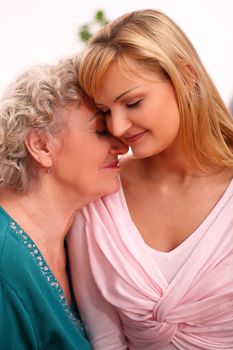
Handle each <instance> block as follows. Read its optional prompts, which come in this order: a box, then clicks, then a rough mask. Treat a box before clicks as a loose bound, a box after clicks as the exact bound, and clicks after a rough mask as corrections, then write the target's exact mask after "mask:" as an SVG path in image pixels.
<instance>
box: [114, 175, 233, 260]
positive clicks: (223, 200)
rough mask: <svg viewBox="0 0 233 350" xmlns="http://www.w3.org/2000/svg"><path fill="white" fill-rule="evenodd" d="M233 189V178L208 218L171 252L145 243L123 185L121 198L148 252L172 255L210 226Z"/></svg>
mask: <svg viewBox="0 0 233 350" xmlns="http://www.w3.org/2000/svg"><path fill="white" fill-rule="evenodd" d="M232 187H233V178H232V179H231V180H230V182H229V183H228V185H227V186H226V188H225V190H224V191H223V193H222V195H221V197H220V198H219V199H218V201H217V202H216V203H215V205H214V206H213V208H212V209H211V210H210V211H209V213H208V214H207V215H206V217H205V218H204V219H203V220H202V222H201V223H200V224H199V225H198V227H197V228H196V229H195V230H194V231H193V232H192V233H191V234H190V235H188V237H187V238H186V239H184V240H183V241H182V242H181V243H180V244H179V245H178V246H176V247H175V248H174V249H172V250H170V251H161V250H158V249H155V248H153V247H151V246H149V245H148V244H147V243H146V242H145V241H144V239H143V237H142V235H141V233H140V231H139V229H138V228H137V226H136V224H135V223H134V221H133V219H132V216H131V214H130V211H129V207H128V204H127V200H126V196H125V192H124V189H123V186H122V184H121V188H120V193H121V197H122V201H123V207H124V209H125V210H126V212H127V214H128V215H129V217H130V220H131V224H132V227H133V228H134V231H135V232H136V234H137V237H138V239H139V240H141V242H142V244H143V245H144V246H145V247H146V248H147V249H148V250H150V251H151V252H152V253H157V254H164V255H169V254H170V255H171V254H174V253H176V251H177V250H179V248H181V247H183V245H185V244H186V243H187V242H188V241H189V239H192V238H193V236H194V235H197V234H198V233H199V232H200V231H203V230H204V228H205V227H206V226H208V225H209V222H210V221H211V220H212V218H213V217H215V215H216V214H217V212H218V210H220V208H221V207H222V206H223V205H224V203H225V199H226V198H228V194H229V193H230V192H231V190H232ZM232 192H233V191H232ZM232 194H233V193H232Z"/></svg>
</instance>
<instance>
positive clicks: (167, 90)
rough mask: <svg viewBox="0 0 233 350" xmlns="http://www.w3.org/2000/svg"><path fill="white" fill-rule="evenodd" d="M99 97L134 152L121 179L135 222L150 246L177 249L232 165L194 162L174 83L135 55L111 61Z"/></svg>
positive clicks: (219, 191) (99, 103) (112, 126)
mask: <svg viewBox="0 0 233 350" xmlns="http://www.w3.org/2000/svg"><path fill="white" fill-rule="evenodd" d="M95 102H96V104H97V106H98V108H100V109H101V110H102V111H103V112H104V115H105V118H106V123H107V126H108V128H109V130H110V132H111V133H112V134H113V135H114V136H116V137H119V138H120V139H121V140H122V141H124V142H125V143H126V144H127V145H129V146H130V147H131V150H132V153H133V157H131V158H128V159H126V160H124V161H123V162H122V167H121V180H122V184H123V189H124V192H125V196H126V200H127V204H128V207H129V211H130V214H131V217H132V219H133V221H134V223H135V225H136V226H137V228H138V230H139V232H140V233H141V235H142V237H143V239H144V241H145V242H146V243H147V244H148V245H149V246H151V247H152V248H154V249H157V250H161V251H171V250H172V249H174V248H175V247H177V246H178V245H179V244H181V243H182V242H183V241H184V240H185V239H186V238H187V237H188V236H190V235H191V234H192V233H193V232H194V231H195V229H196V228H197V227H198V226H199V225H200V224H201V223H202V222H203V220H204V219H205V218H206V216H207V215H208V214H209V212H210V211H211V210H212V209H213V207H214V206H215V204H216V203H217V201H218V200H219V199H220V197H221V196H222V194H223V192H224V191H225V189H226V187H227V185H228V184H229V182H230V180H231V178H232V176H233V173H232V170H223V171H220V172H218V173H217V172H213V169H211V164H208V165H210V167H209V169H210V172H209V173H208V172H207V173H204V172H203V171H201V170H200V169H199V168H197V167H196V166H195V165H194V164H192V163H191V161H190V160H189V158H188V157H187V152H188V150H186V152H185V150H184V149H183V146H182V143H181V141H180V137H179V127H180V116H179V110H178V106H177V101H176V96H175V93H174V89H173V86H172V84H171V83H170V82H169V80H166V79H165V78H163V77H161V75H159V74H158V73H151V72H147V71H145V69H143V67H142V66H140V65H139V64H138V62H136V61H135V60H133V59H131V58H129V57H126V56H125V57H124V60H119V59H118V60H116V61H114V62H113V63H112V64H111V65H110V66H109V68H108V69H107V71H106V73H105V74H104V76H103V78H102V80H101V82H100V85H99V89H98V91H97V94H96V99H95ZM203 162H205V161H204V160H203ZM204 164H205V163H203V165H204Z"/></svg>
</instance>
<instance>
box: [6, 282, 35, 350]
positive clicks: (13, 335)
mask: <svg viewBox="0 0 233 350" xmlns="http://www.w3.org/2000/svg"><path fill="white" fill-rule="evenodd" d="M0 339H1V340H0V343H1V346H0V347H1V350H9V349H17V350H27V349H28V350H29V349H30V350H36V349H38V345H37V342H36V335H35V332H34V329H33V322H32V319H31V317H30V314H29V313H28V312H27V310H26V308H25V306H24V304H23V302H22V300H21V299H20V297H19V296H18V294H17V293H16V291H14V290H13V289H12V288H10V287H9V285H8V284H7V283H6V282H5V281H4V280H1V279H0Z"/></svg>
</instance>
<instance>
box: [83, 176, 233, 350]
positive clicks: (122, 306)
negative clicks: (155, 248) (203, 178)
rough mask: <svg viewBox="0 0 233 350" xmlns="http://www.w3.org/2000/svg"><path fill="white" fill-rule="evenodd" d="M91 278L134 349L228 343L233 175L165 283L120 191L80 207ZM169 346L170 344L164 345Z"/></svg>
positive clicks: (232, 301) (231, 336)
mask: <svg viewBox="0 0 233 350" xmlns="http://www.w3.org/2000/svg"><path fill="white" fill-rule="evenodd" d="M82 213H83V215H84V217H85V221H86V223H85V231H86V237H87V243H88V254H89V259H90V265H91V269H92V274H93V276H94V279H95V282H96V284H97V286H98V288H99V290H100V291H101V294H102V295H103V297H104V298H105V299H106V300H107V301H108V302H109V303H110V304H112V305H113V306H114V307H115V308H116V309H117V311H118V313H119V315H120V318H121V321H122V325H123V328H124V332H125V334H126V336H127V339H128V340H129V348H130V349H133V350H139V349H140V350H142V349H143V350H153V349H173V348H174V349H182V350H184V349H188V350H192V349H208V350H210V349H211V350H215V349H224V350H227V349H231V350H232V349H233V181H232V182H231V184H230V185H229V186H228V188H227V190H226V191H225V193H224V195H223V196H222V198H221V199H220V200H219V202H218V203H217V205H216V206H215V208H214V209H213V210H212V211H211V213H210V214H209V215H208V217H207V218H206V219H205V220H204V221H203V222H202V224H201V225H200V226H199V227H198V229H197V230H198V231H201V239H200V240H199V241H198V242H197V244H196V246H195V247H194V249H193V251H192V253H191V254H190V256H189V257H188V259H187V260H186V261H185V262H184V264H183V266H182V267H181V268H180V270H179V271H178V273H177V274H176V276H175V277H174V278H173V279H172V281H171V282H170V283H168V282H167V281H166V279H165V277H164V276H163V274H162V273H161V271H160V269H159V267H158V266H157V264H156V262H155V259H154V256H153V254H149V250H148V247H147V246H146V244H145V243H144V242H143V241H142V238H141V236H140V234H139V232H138V231H137V228H136V227H135V225H134V223H133V222H132V220H131V218H130V216H129V212H128V210H127V207H126V203H125V200H124V198H123V193H122V191H120V192H119V193H116V194H114V195H112V196H108V197H105V198H103V199H100V200H98V201H96V202H94V203H91V204H90V205H89V206H87V207H85V208H84V209H83V211H82ZM169 345H170V346H172V347H169Z"/></svg>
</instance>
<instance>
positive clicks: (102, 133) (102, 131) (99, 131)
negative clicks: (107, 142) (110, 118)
mask: <svg viewBox="0 0 233 350" xmlns="http://www.w3.org/2000/svg"><path fill="white" fill-rule="evenodd" d="M95 133H96V135H98V136H108V135H109V131H108V130H107V129H96V131H95Z"/></svg>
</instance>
